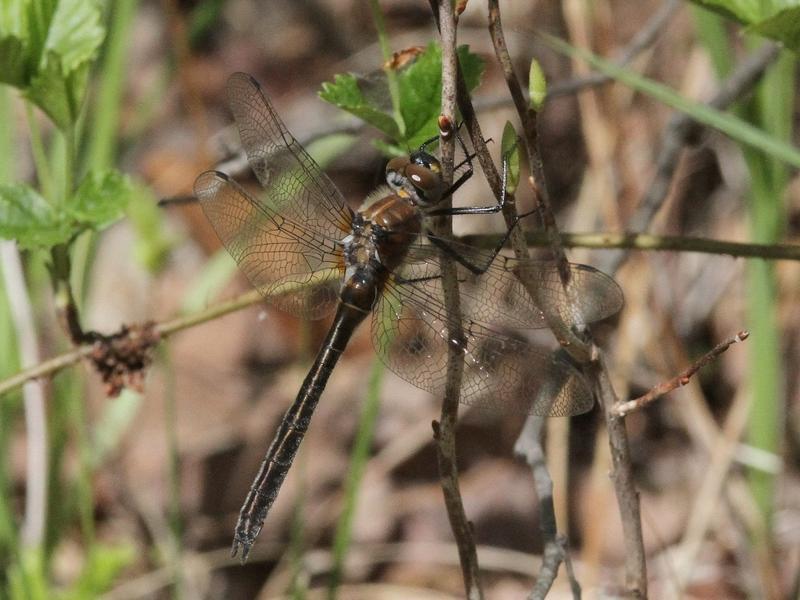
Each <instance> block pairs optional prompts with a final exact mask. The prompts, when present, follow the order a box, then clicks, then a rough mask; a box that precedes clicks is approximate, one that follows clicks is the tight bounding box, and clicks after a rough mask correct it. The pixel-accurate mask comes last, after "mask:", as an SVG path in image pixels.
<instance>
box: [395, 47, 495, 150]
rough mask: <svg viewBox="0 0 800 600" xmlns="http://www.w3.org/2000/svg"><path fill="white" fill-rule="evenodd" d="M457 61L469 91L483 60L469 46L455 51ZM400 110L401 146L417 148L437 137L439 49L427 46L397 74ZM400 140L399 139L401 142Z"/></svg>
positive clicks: (477, 81)
mask: <svg viewBox="0 0 800 600" xmlns="http://www.w3.org/2000/svg"><path fill="white" fill-rule="evenodd" d="M458 60H459V63H460V64H461V70H462V72H463V74H464V79H465V81H466V83H467V88H468V89H469V90H470V91H472V90H473V89H475V88H476V87H477V86H478V83H479V82H480V78H481V74H482V73H483V59H481V58H480V57H479V56H477V55H475V54H472V53H471V52H470V51H469V46H460V47H459V48H458ZM398 84H399V88H400V110H401V113H402V115H403V120H404V122H405V124H406V139H405V140H404V141H405V144H404V145H405V146H406V147H407V148H417V147H419V146H420V145H421V144H422V143H423V142H425V141H427V140H429V139H430V138H432V137H434V136H436V135H438V134H439V125H438V118H439V113H440V112H441V97H442V49H441V47H440V46H439V45H437V44H434V43H431V44H429V45H428V47H427V48H426V49H425V52H423V53H422V54H420V55H419V57H417V59H416V60H415V61H414V62H412V63H411V64H410V65H409V66H408V67H407V68H405V69H403V70H401V71H399V72H398ZM401 141H403V140H401Z"/></svg>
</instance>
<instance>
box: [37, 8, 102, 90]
mask: <svg viewBox="0 0 800 600" xmlns="http://www.w3.org/2000/svg"><path fill="white" fill-rule="evenodd" d="M101 19H102V13H101V8H100V5H99V3H98V2H97V1H96V0H60V1H59V2H58V5H57V7H56V10H55V13H54V14H53V19H52V20H51V21H50V27H49V29H48V31H47V41H46V42H45V52H48V51H49V52H52V53H53V54H55V55H56V56H58V57H59V60H60V64H61V69H62V70H63V73H64V75H65V76H69V74H70V73H72V72H73V71H76V70H78V69H80V68H81V67H83V66H84V65H86V64H87V63H88V62H90V61H91V60H93V59H94V57H95V55H96V54H97V51H98V49H99V48H100V45H101V44H102V43H103V39H104V38H105V29H104V28H103V25H102V24H101Z"/></svg>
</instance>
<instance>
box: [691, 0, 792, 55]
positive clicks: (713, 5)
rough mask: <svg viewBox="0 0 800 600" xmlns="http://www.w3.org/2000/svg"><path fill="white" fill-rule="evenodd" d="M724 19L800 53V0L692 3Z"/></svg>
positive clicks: (712, 0) (720, 0)
mask: <svg viewBox="0 0 800 600" xmlns="http://www.w3.org/2000/svg"><path fill="white" fill-rule="evenodd" d="M693 2H694V3H695V4H697V5H699V6H702V7H704V8H707V9H709V10H711V11H714V12H716V13H718V14H721V15H722V16H724V17H727V18H729V19H733V20H734V21H738V22H739V23H741V24H742V25H745V26H746V27H747V31H748V32H750V33H755V34H758V35H762V36H765V37H768V38H772V39H774V40H777V41H779V42H782V43H783V44H785V45H786V46H787V47H788V48H791V49H792V50H794V51H798V50H800V0H693Z"/></svg>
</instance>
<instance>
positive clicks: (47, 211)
mask: <svg viewBox="0 0 800 600" xmlns="http://www.w3.org/2000/svg"><path fill="white" fill-rule="evenodd" d="M0 237H2V238H5V239H9V240H16V242H17V243H18V244H19V246H20V247H21V248H25V249H32V248H39V247H50V246H54V245H56V244H61V243H64V242H66V241H67V240H68V239H69V238H70V229H69V227H68V225H67V224H66V222H64V221H63V219H60V218H59V217H58V215H57V214H56V213H55V211H54V209H53V207H52V206H51V205H50V204H49V203H48V202H47V201H46V200H45V199H44V198H42V197H41V196H40V195H39V193H38V192H37V191H36V190H34V189H33V188H31V187H28V186H27V185H24V184H19V185H0Z"/></svg>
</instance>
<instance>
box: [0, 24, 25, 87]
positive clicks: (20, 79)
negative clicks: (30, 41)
mask: <svg viewBox="0 0 800 600" xmlns="http://www.w3.org/2000/svg"><path fill="white" fill-rule="evenodd" d="M26 62H27V53H26V51H25V46H24V45H23V43H22V40H21V39H19V38H18V37H14V36H13V35H9V36H5V37H0V82H2V83H7V84H9V85H13V86H15V87H22V86H23V85H25V82H26V81H27V77H26V71H27V69H26Z"/></svg>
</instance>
